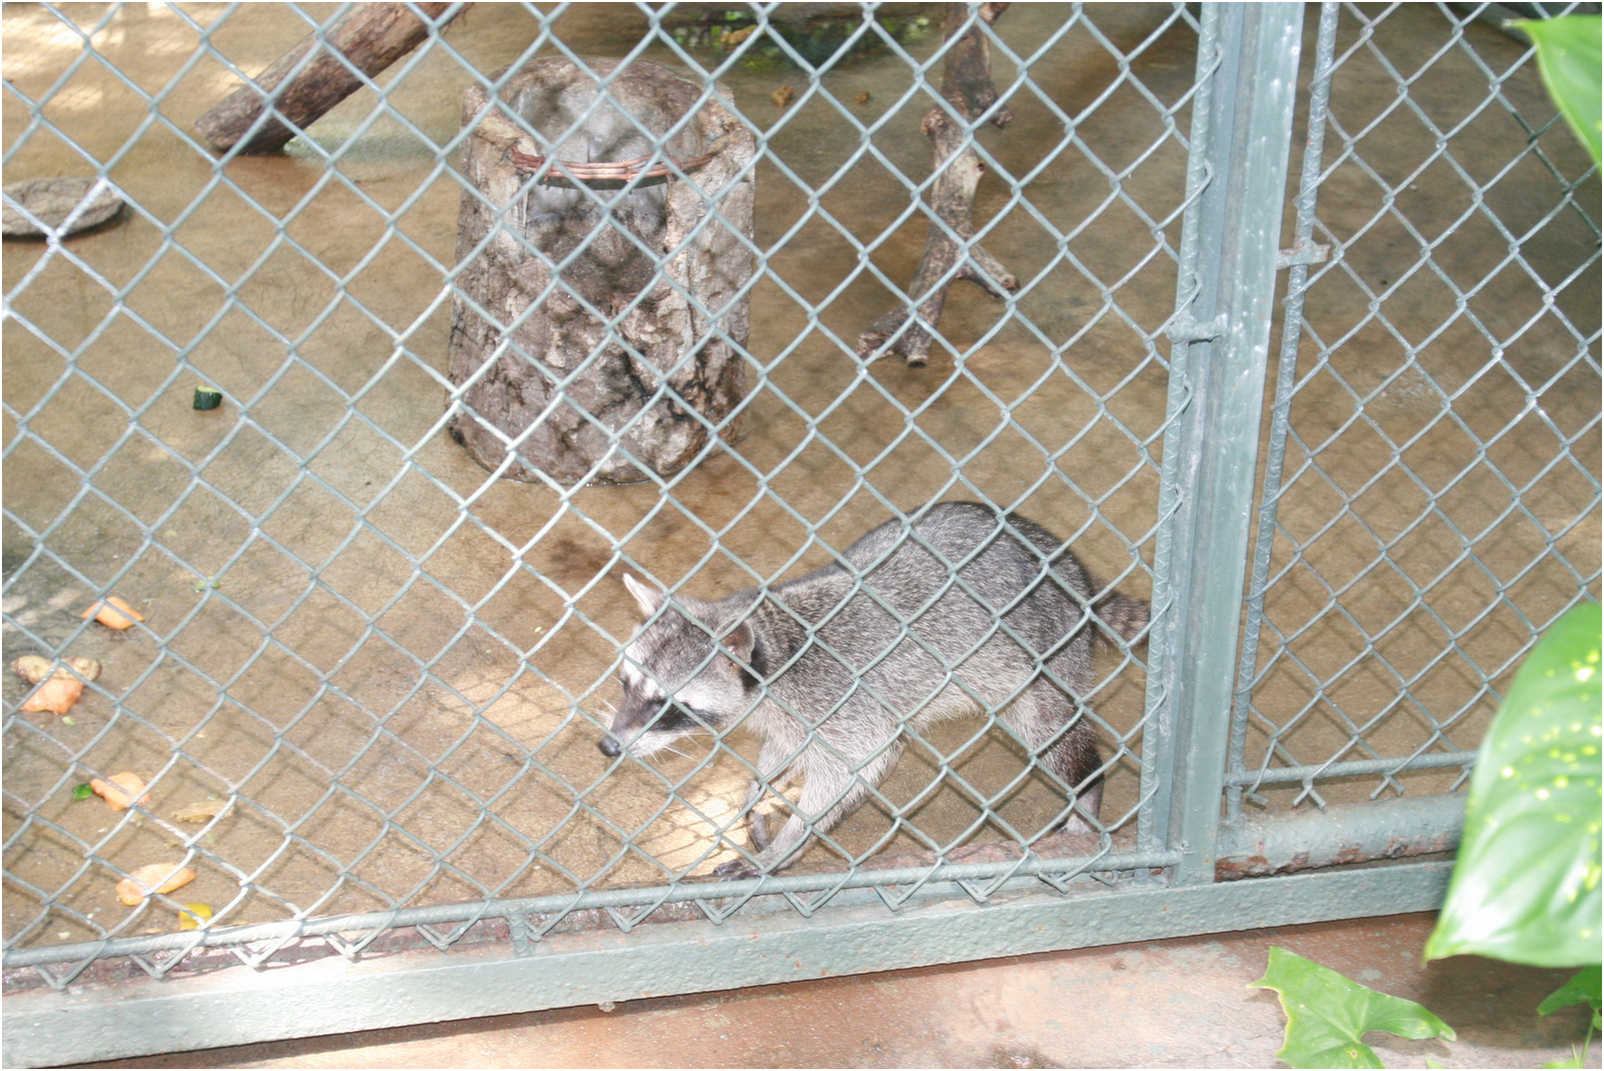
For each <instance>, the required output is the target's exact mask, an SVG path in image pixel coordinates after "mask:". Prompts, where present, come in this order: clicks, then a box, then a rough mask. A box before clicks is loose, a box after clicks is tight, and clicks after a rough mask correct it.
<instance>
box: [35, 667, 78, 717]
mask: <svg viewBox="0 0 1604 1071" xmlns="http://www.w3.org/2000/svg"><path fill="white" fill-rule="evenodd" d="M83 694H84V682H83V681H81V680H79V679H78V678H77V677H74V676H73V675H72V674H71V673H68V672H67V671H66V670H59V671H57V673H56V675H55V676H53V677H51V678H50V679H49V680H47V681H45V682H44V683H43V684H41V685H40V686H39V687H38V688H37V689H35V690H34V693H33V694H32V695H30V696H29V697H28V699H27V702H25V703H23V704H22V709H23V710H38V711H49V712H50V713H52V714H65V713H67V711H69V710H71V709H72V705H73V704H74V703H76V702H78V697H79V696H81V695H83Z"/></svg>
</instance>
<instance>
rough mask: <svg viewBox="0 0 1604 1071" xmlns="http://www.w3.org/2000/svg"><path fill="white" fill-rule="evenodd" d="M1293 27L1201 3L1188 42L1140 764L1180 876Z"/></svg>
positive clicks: (1231, 622) (1219, 732) (1237, 588)
mask: <svg viewBox="0 0 1604 1071" xmlns="http://www.w3.org/2000/svg"><path fill="white" fill-rule="evenodd" d="M1302 26H1303V8H1302V6H1301V5H1298V4H1265V5H1242V4H1220V5H1213V4H1210V5H1205V8H1204V26H1203V35H1202V38H1201V40H1200V43H1199V47H1198V80H1199V85H1200V91H1199V95H1198V97H1197V99H1196V102H1195V103H1194V105H1193V109H1194V110H1193V116H1192V131H1193V133H1192V160H1191V163H1190V166H1189V170H1188V176H1187V180H1188V181H1187V186H1188V189H1187V198H1188V204H1187V209H1186V215H1185V219H1184V223H1183V232H1182V239H1181V242H1182V244H1181V269H1180V275H1179V279H1178V282H1177V293H1176V312H1175V316H1174V317H1173V319H1172V321H1171V327H1170V334H1171V338H1172V339H1173V340H1174V342H1175V347H1174V350H1173V352H1172V361H1171V369H1170V392H1169V402H1168V411H1169V412H1168V417H1169V420H1168V430H1167V432H1166V433H1165V438H1164V470H1165V479H1164V480H1163V484H1162V486H1163V487H1164V488H1165V493H1163V494H1162V495H1161V498H1160V502H1159V511H1160V517H1161V518H1162V521H1161V525H1160V532H1159V537H1158V543H1157V546H1156V548H1155V572H1156V580H1155V585H1154V593H1153V605H1154V610H1155V621H1156V625H1155V629H1154V632H1153V635H1152V638H1151V640H1150V646H1151V651H1150V653H1151V656H1152V666H1153V676H1152V684H1151V686H1150V687H1149V690H1148V697H1149V698H1148V702H1149V712H1148V713H1149V717H1150V719H1151V720H1150V721H1149V723H1148V724H1149V725H1151V726H1153V727H1154V728H1153V736H1154V739H1153V741H1152V745H1153V747H1154V748H1155V754H1154V758H1153V760H1152V761H1150V762H1148V763H1147V764H1146V767H1147V768H1146V769H1144V778H1157V779H1160V780H1161V781H1162V784H1163V790H1162V791H1157V789H1158V788H1159V786H1158V785H1157V784H1150V785H1147V786H1144V789H1147V788H1151V789H1154V790H1155V791H1154V793H1153V794H1152V795H1149V796H1148V797H1147V798H1150V799H1154V800H1156V801H1163V800H1164V799H1166V798H1167V799H1168V801H1169V803H1168V806H1167V807H1165V806H1162V805H1160V806H1157V807H1155V808H1153V809H1152V813H1150V814H1148V815H1147V816H1146V817H1147V819H1148V825H1147V827H1146V828H1144V830H1143V836H1144V839H1146V840H1150V841H1156V842H1158V843H1162V844H1165V845H1167V846H1170V847H1172V848H1177V849H1179V850H1181V851H1182V852H1183V858H1182V861H1181V863H1179V864H1178V865H1177V866H1176V868H1175V874H1174V880H1175V882H1176V883H1177V884H1196V883H1200V882H1207V881H1210V880H1212V878H1213V874H1214V857H1215V845H1216V842H1217V839H1218V836H1219V825H1220V799H1221V791H1222V787H1223V783H1224V763H1225V749H1226V742H1227V739H1228V733H1229V716H1230V709H1231V689H1232V682H1233V680H1234V678H1235V669H1236V656H1237V636H1238V630H1239V624H1240V616H1241V612H1242V583H1243V579H1244V577H1245V574H1246V569H1247V552H1248V536H1249V529H1250V524H1249V518H1250V513H1251V508H1252V495H1253V472H1254V466H1255V463H1256V461H1257V456H1258V446H1259V418H1260V412H1261V407H1262V404H1263V395H1264V382H1265V369H1266V367H1267V365H1268V359H1269V347H1270V321H1271V317H1272V314H1273V312H1274V293H1275V273H1276V253H1277V250H1278V248H1279V240H1280V235H1281V212H1282V205H1283V202H1284V199H1285V194H1286V180H1287V172H1288V158H1289V156H1290V154H1291V139H1292V112H1293V107H1294V105H1295V103H1296V100H1297V74H1298V55H1299V51H1300V48H1301V44H1302ZM1144 794H1145V793H1144Z"/></svg>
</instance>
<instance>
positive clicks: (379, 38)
mask: <svg viewBox="0 0 1604 1071" xmlns="http://www.w3.org/2000/svg"><path fill="white" fill-rule="evenodd" d="M450 6H451V5H450V4H421V3H420V4H418V5H417V8H418V10H419V11H421V12H423V13H424V14H426V15H427V16H428V17H429V18H430V19H434V20H439V19H440V16H441V15H442V14H443V13H444V12H445V11H446V9H447V8H449V7H450ZM460 11H461V8H459V9H458V10H457V11H454V12H452V13H451V14H450V15H448V16H447V17H446V18H445V19H444V20H441V21H439V22H436V23H435V25H444V23H445V22H449V21H450V20H451V19H453V18H455V17H456V16H457V14H458V13H460ZM429 27H430V23H427V22H424V21H423V20H422V19H419V18H418V17H417V15H415V14H413V12H412V10H411V9H410V8H408V7H407V5H405V4H361V5H358V6H357V7H355V8H353V9H351V10H350V11H349V12H347V13H346V14H345V15H344V16H343V17H341V18H340V19H338V20H336V21H335V22H334V23H333V24H332V25H331V26H329V28H328V30H327V31H326V32H325V33H324V35H323V37H324V46H325V47H324V48H323V50H322V52H321V53H320V54H319V55H318V56H317V57H316V58H315V59H313V60H312V62H311V63H309V64H307V65H306V67H305V68H304V69H303V70H302V71H301V72H300V73H299V74H297V75H296V76H295V78H294V80H293V81H291V82H290V84H289V85H288V86H286V87H285V88H284V91H283V92H282V93H281V94H280V95H279V98H278V103H277V104H276V105H275V106H274V111H275V112H276V114H275V115H274V116H273V117H271V118H269V119H268V120H267V122H265V123H263V124H262V125H261V127H259V128H258V129H257V130H256V132H255V133H254V134H251V135H250V137H249V138H248V140H246V141H245V142H244V143H243V144H242V145H241V147H240V152H242V153H267V152H275V151H277V150H278V149H281V148H283V147H284V143H285V142H287V141H289V140H290V139H291V138H293V137H295V136H296V135H297V134H299V133H300V131H301V129H304V128H305V127H306V126H307V125H308V124H309V123H312V122H313V121H315V120H316V119H317V118H318V116H320V115H322V114H323V113H324V112H326V111H328V110H329V109H330V108H332V107H334V106H335V105H336V104H338V103H340V101H342V100H344V99H345V98H346V97H348V96H350V95H351V94H352V93H355V92H356V91H357V90H358V89H360V88H361V87H362V85H363V80H362V78H361V77H359V76H358V75H357V74H356V72H354V71H352V70H351V69H350V67H348V66H346V63H344V62H342V61H341V60H340V56H342V55H343V56H344V57H345V59H346V61H349V63H350V64H351V66H354V67H356V68H357V69H358V70H360V71H362V73H363V74H365V75H367V76H368V77H369V78H372V77H373V76H374V75H376V74H378V73H379V72H380V71H382V70H384V69H385V68H386V67H388V66H389V65H390V64H392V63H394V62H395V61H396V60H398V59H400V58H401V57H402V56H404V55H406V54H407V53H408V52H410V51H412V50H413V49H414V48H416V47H417V46H418V45H419V44H420V43H421V42H422V41H423V40H424V38H426V37H427V36H428V35H429ZM317 45H318V40H317V35H316V34H313V35H310V36H308V37H307V38H306V40H304V41H302V42H301V43H300V44H298V45H296V46H295V47H294V48H293V49H291V50H290V51H289V52H287V53H285V54H284V55H283V56H282V57H280V58H279V60H278V62H276V63H274V64H273V65H272V66H271V67H269V68H268V69H267V70H265V71H263V72H262V73H261V74H260V75H258V76H257V78H256V79H255V80H254V81H252V82H247V83H246V84H245V85H243V86H241V87H240V88H238V89H236V90H235V91H234V92H232V93H230V94H229V95H228V96H227V97H225V98H223V100H222V101H220V102H219V103H218V104H217V105H216V106H215V107H214V108H212V110H211V111H209V112H207V113H206V114H205V115H203V116H201V117H200V118H199V119H197V120H195V129H196V130H198V131H199V132H200V134H201V136H202V137H204V138H205V139H206V140H207V142H208V143H210V144H211V146H212V148H213V149H215V150H217V151H218V152H226V151H228V150H229V149H231V148H233V147H234V146H235V144H237V143H239V142H240V139H241V138H245V136H246V133H247V132H248V131H249V130H250V129H251V124H253V123H255V122H256V120H257V118H258V117H259V116H260V115H261V114H262V109H263V108H264V107H266V105H267V98H268V97H269V96H270V95H271V94H272V92H273V91H274V90H275V89H276V88H277V87H278V85H279V83H281V82H283V81H284V79H285V78H286V77H287V76H288V75H289V73H290V71H291V70H293V69H294V68H295V66H296V64H298V63H300V62H301V60H302V59H303V58H304V57H305V56H306V54H307V53H308V52H310V51H311V50H312V49H313V48H316V47H317ZM336 53H338V54H336ZM280 116H282V117H283V119H285V120H288V122H283V121H281V120H280V118H279V117H280ZM290 124H293V126H292V125H290Z"/></svg>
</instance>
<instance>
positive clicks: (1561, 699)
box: [1426, 603, 1604, 967]
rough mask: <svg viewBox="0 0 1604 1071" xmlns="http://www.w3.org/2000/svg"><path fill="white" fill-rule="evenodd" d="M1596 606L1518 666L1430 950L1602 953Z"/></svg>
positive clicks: (1479, 761)
mask: <svg viewBox="0 0 1604 1071" xmlns="http://www.w3.org/2000/svg"><path fill="white" fill-rule="evenodd" d="M1599 631H1600V614H1599V607H1598V604H1597V603H1589V604H1587V605H1584V606H1578V607H1576V608H1574V609H1573V610H1571V611H1570V612H1569V613H1567V614H1566V615H1565V616H1564V617H1562V618H1560V620H1559V621H1558V622H1556V623H1555V624H1554V626H1553V627H1552V628H1550V629H1549V631H1548V634H1547V635H1546V636H1544V637H1543V639H1542V641H1541V642H1539V643H1538V644H1537V646H1536V647H1535V648H1533V649H1532V653H1531V654H1530V655H1529V656H1528V657H1527V659H1526V662H1525V663H1524V664H1523V665H1522V666H1521V668H1520V670H1519V671H1518V672H1517V673H1516V674H1515V680H1514V683H1513V684H1512V685H1511V686H1510V689H1509V694H1508V696H1506V697H1505V699H1504V706H1503V709H1501V710H1500V711H1499V712H1498V716H1497V717H1495V718H1494V719H1493V723H1492V725H1491V726H1490V727H1489V728H1488V730H1487V737H1486V739H1484V740H1483V741H1482V745H1481V751H1480V753H1479V754H1478V755H1477V758H1476V772H1475V773H1474V774H1473V775H1472V776H1471V782H1470V793H1469V796H1470V798H1469V801H1468V803H1467V805H1466V808H1465V831H1464V835H1463V836H1462V838H1461V840H1460V844H1459V857H1458V859H1457V860H1456V861H1455V863H1454V873H1453V877H1452V879H1451V880H1450V881H1449V883H1448V896H1447V900H1446V902H1445V903H1444V904H1443V908H1442V913H1441V914H1440V915H1439V916H1438V918H1437V925H1436V928H1434V929H1433V930H1432V932H1431V936H1430V938H1428V939H1427V941H1426V958H1427V959H1439V958H1441V957H1443V956H1453V955H1459V954H1461V953H1475V954H1477V955H1483V956H1491V957H1493V958H1495V959H1503V960H1508V961H1510V962H1513V963H1529V964H1532V965H1534V966H1539V967H1572V966H1582V965H1585V964H1589V963H1598V962H1599V958H1600V956H1599V952H1600V935H1599V930H1600V926H1599V919H1600V912H1601V910H1604V906H1601V900H1600V895H1599V877H1600V872H1599V863H1600V847H1599V845H1600V835H1599V834H1600V824H1601V822H1600V812H1599V800H1600V780H1601V774H1600V751H1599V749H1600V706H1601V703H1604V695H1601V692H1600V688H1599V677H1600V665H1599V645H1600V636H1599Z"/></svg>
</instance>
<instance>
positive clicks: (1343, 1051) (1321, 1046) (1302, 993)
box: [1249, 945, 1454, 1067]
mask: <svg viewBox="0 0 1604 1071" xmlns="http://www.w3.org/2000/svg"><path fill="white" fill-rule="evenodd" d="M1249 984H1250V985H1254V986H1257V987H1259V988H1260V989H1273V990H1275V991H1276V994H1277V995H1278V996H1279V997H1280V998H1281V1010H1282V1011H1284V1012H1286V1015H1287V1033H1286V1044H1284V1045H1282V1046H1281V1051H1280V1052H1278V1053H1276V1054H1275V1055H1276V1059H1278V1060H1280V1061H1281V1062H1282V1063H1284V1064H1287V1065H1289V1066H1291V1067H1381V1066H1383V1065H1382V1063H1381V1060H1380V1058H1379V1057H1377V1056H1376V1053H1375V1050H1374V1049H1372V1048H1371V1047H1370V1046H1368V1045H1366V1044H1365V1043H1364V1036H1365V1034H1366V1033H1368V1032H1369V1031H1372V1030H1384V1031H1386V1032H1387V1033H1389V1034H1397V1035H1398V1036H1399V1037H1405V1038H1446V1039H1447V1040H1449V1041H1452V1040H1454V1030H1453V1027H1451V1026H1449V1025H1448V1024H1447V1023H1445V1022H1443V1021H1442V1020H1441V1019H1439V1018H1437V1017H1436V1016H1435V1015H1433V1014H1431V1012H1429V1011H1427V1010H1426V1009H1425V1008H1422V1007H1421V1006H1420V1005H1419V1004H1416V1003H1415V1002H1414V1001H1412V1000H1404V999H1403V998H1402V997H1390V996H1388V995H1387V994H1385V993H1377V992H1376V991H1375V990H1374V989H1370V988H1368V987H1366V986H1362V985H1360V984H1359V983H1358V982H1355V981H1352V980H1351V979H1349V978H1346V977H1344V976H1343V975H1341V974H1339V973H1337V972H1336V971H1334V970H1332V969H1331V968H1330V967H1322V966H1321V965H1320V964H1318V963H1315V962H1314V961H1313V960H1308V959H1304V958H1303V957H1302V956H1300V955H1298V954H1297V953H1295V952H1288V951H1287V950H1286V949H1284V948H1277V947H1275V946H1273V945H1272V946H1271V947H1270V962H1269V964H1268V966H1266V967H1265V970H1264V977H1263V978H1260V979H1259V980H1258V981H1257V982H1251V983H1249Z"/></svg>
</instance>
